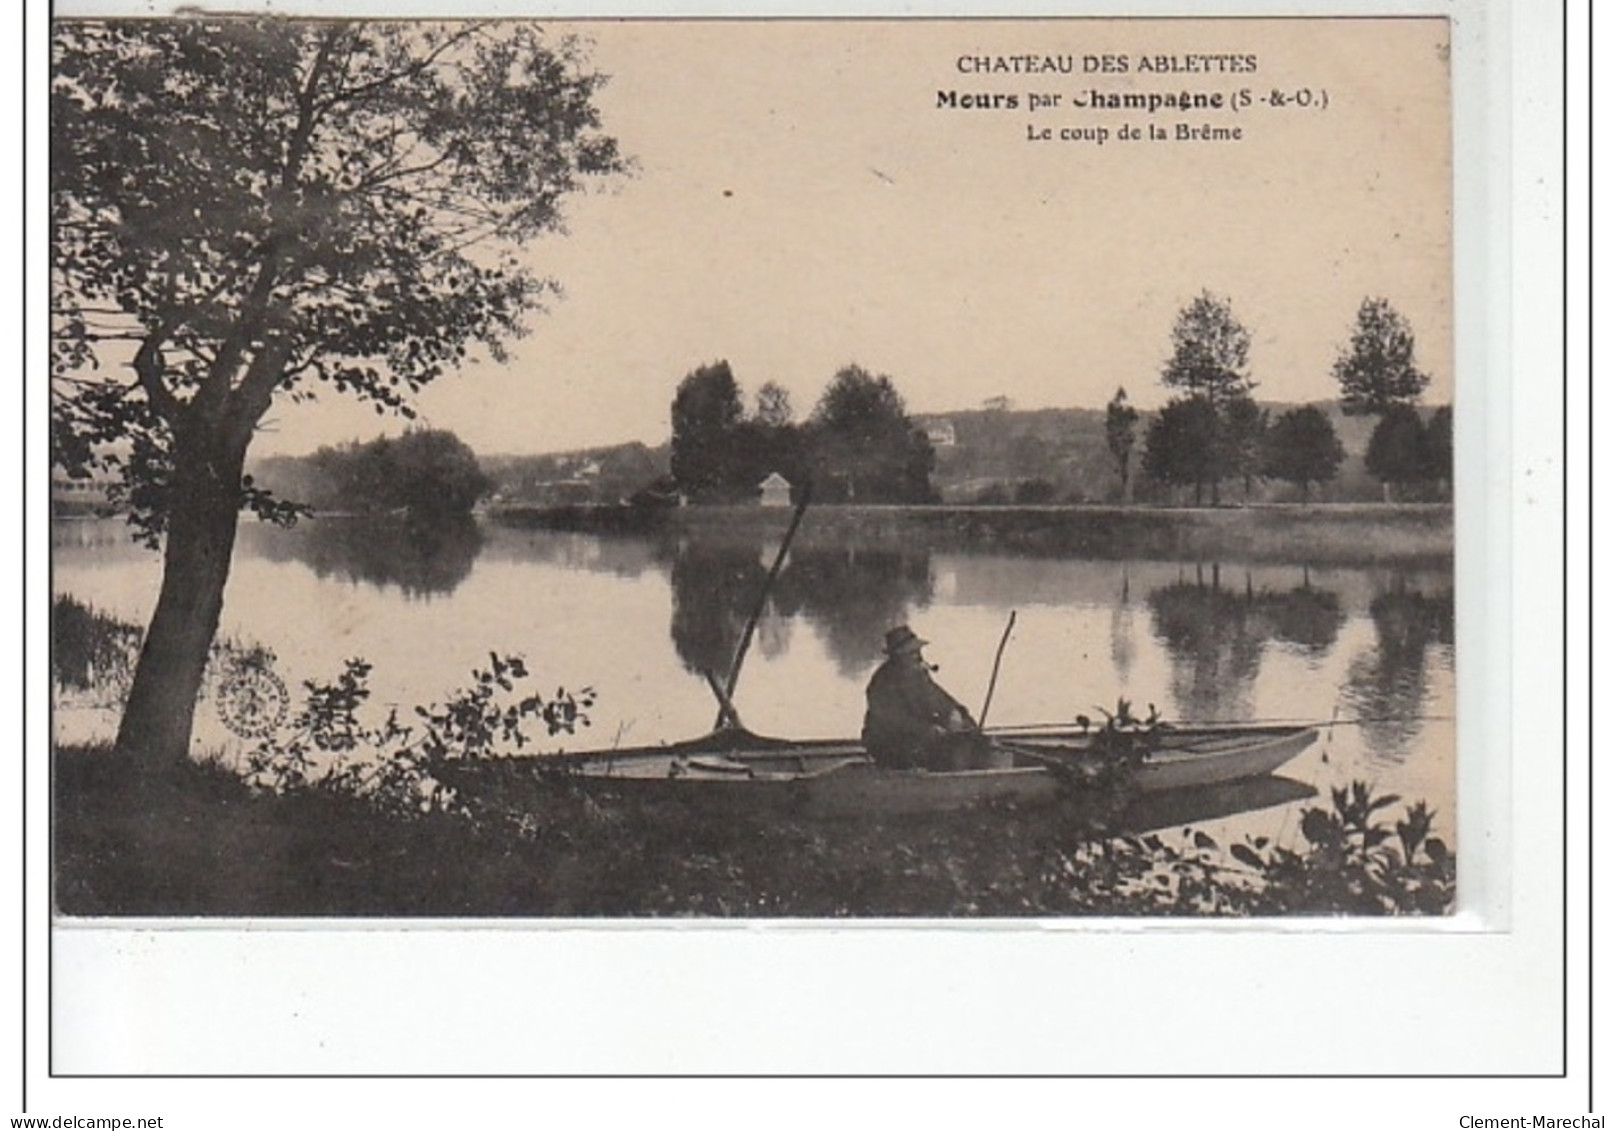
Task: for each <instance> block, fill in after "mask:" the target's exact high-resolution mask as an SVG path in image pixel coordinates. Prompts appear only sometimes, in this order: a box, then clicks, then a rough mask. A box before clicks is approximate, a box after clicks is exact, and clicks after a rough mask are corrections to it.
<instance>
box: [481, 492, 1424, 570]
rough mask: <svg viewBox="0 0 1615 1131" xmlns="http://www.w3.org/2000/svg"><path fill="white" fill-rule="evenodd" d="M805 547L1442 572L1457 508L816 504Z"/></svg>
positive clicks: (539, 517) (733, 530)
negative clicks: (886, 546) (917, 546)
mask: <svg viewBox="0 0 1615 1131" xmlns="http://www.w3.org/2000/svg"><path fill="white" fill-rule="evenodd" d="M492 517H493V519H494V521H497V522H500V523H503V524H506V525H511V526H516V527H522V528H533V529H554V530H572V531H583V532H591V533H600V534H622V533H652V532H657V531H674V532H678V533H694V534H699V535H700V536H701V537H702V538H704V539H712V540H715V541H721V540H724V539H748V540H755V539H757V538H760V537H768V536H770V535H775V534H778V533H782V532H783V531H784V529H785V527H786V525H787V524H788V523H789V521H790V512H789V511H787V510H784V509H782V508H773V509H770V508H763V507H742V506H735V507H722V506H711V507H706V506H692V507H681V508H674V509H666V510H634V509H633V508H627V507H558V508H550V509H536V508H512V509H509V510H503V511H498V512H494V514H493V515H492ZM798 538H799V539H800V540H801V543H802V544H803V545H807V546H811V545H816V544H823V545H847V544H853V543H855V544H858V545H880V544H882V543H887V542H890V543H894V544H895V543H902V542H909V543H913V542H920V543H923V544H924V545H927V546H929V547H931V548H932V549H953V550H961V551H969V550H978V551H979V550H1001V551H1008V552H1013V553H1023V554H1030V555H1058V556H1071V557H1083V558H1099V559H1146V560H1156V561H1211V560H1223V561H1240V562H1262V561H1283V562H1304V563H1307V564H1311V565H1317V566H1327V565H1373V564H1378V563H1384V562H1397V563H1413V564H1429V565H1439V564H1443V563H1447V562H1450V561H1451V560H1452V553H1453V526H1452V507H1451V506H1450V505H1447V504H1373V503H1356V504H1330V505H1316V506H1260V507H1216V508H1212V507H1194V508H1190V507H1182V508H1158V507H1075V506H1049V507H1011V506H1003V507H996V506H994V507H986V506H983V507H971V506H927V507H874V506H871V507H850V506H822V507H815V508H814V509H813V510H812V511H811V512H810V513H809V516H808V520H807V521H805V522H804V523H803V525H802V529H801V532H800V533H799V534H798Z"/></svg>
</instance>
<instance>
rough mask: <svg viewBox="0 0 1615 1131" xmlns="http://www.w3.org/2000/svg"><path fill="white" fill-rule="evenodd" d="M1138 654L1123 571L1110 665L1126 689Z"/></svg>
mask: <svg viewBox="0 0 1615 1131" xmlns="http://www.w3.org/2000/svg"><path fill="white" fill-rule="evenodd" d="M1117 396H1121V394H1120V393H1118V394H1117ZM1113 403H1114V402H1113ZM1129 411H1131V410H1129ZM1134 415H1135V416H1136V415H1137V413H1136V412H1135V413H1134ZM1129 442H1130V441H1129ZM1119 458H1120V457H1118V459H1119ZM1123 474H1124V475H1125V471H1124V472H1123ZM1136 652H1137V649H1136V647H1135V645H1134V644H1133V603H1132V601H1131V600H1129V592H1128V582H1127V572H1126V571H1125V570H1123V571H1122V591H1121V598H1120V599H1119V600H1118V601H1117V602H1116V603H1115V604H1114V605H1112V606H1111V609H1110V663H1111V666H1112V667H1114V668H1115V669H1116V678H1117V679H1118V680H1120V681H1121V683H1122V685H1123V686H1124V687H1125V686H1126V685H1127V682H1128V680H1129V679H1130V677H1131V676H1132V672H1133V658H1134V656H1135V654H1136Z"/></svg>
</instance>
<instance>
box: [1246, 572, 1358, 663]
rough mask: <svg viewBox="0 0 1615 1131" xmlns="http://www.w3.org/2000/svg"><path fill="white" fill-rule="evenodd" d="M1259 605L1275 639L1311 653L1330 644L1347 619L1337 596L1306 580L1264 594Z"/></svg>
mask: <svg viewBox="0 0 1615 1131" xmlns="http://www.w3.org/2000/svg"><path fill="white" fill-rule="evenodd" d="M1261 608H1262V612H1263V615H1264V616H1265V617H1266V618H1267V620H1268V621H1269V623H1270V624H1271V625H1272V630H1273V638H1274V639H1275V640H1278V641H1281V642H1283V643H1286V644H1293V645H1295V646H1296V647H1297V648H1298V649H1300V651H1301V652H1303V653H1304V654H1306V655H1308V656H1312V657H1321V656H1323V655H1324V654H1325V653H1327V652H1328V651H1329V650H1330V649H1331V648H1333V647H1334V646H1335V641H1336V640H1338V639H1339V637H1340V629H1341V626H1343V625H1344V624H1345V623H1346V614H1345V612H1344V611H1343V610H1342V609H1341V607H1340V598H1339V597H1338V596H1336V595H1335V594H1334V593H1332V592H1330V591H1329V590H1327V589H1318V588H1314V587H1313V586H1312V585H1310V584H1307V583H1303V584H1302V585H1301V586H1300V587H1299V588H1296V589H1291V590H1290V591H1289V592H1287V593H1271V594H1267V595H1265V596H1264V597H1263V598H1262V599H1261Z"/></svg>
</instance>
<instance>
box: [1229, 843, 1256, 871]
mask: <svg viewBox="0 0 1615 1131" xmlns="http://www.w3.org/2000/svg"><path fill="white" fill-rule="evenodd" d="M1228 851H1229V853H1230V854H1231V855H1232V856H1233V858H1234V859H1235V860H1238V861H1239V862H1240V863H1241V864H1244V865H1246V866H1248V867H1251V868H1255V869H1257V870H1258V871H1261V870H1262V869H1263V868H1264V864H1263V862H1262V858H1261V857H1260V856H1258V855H1256V852H1255V851H1254V850H1253V849H1252V848H1251V847H1250V846H1249V845H1247V844H1231V845H1229V846H1228Z"/></svg>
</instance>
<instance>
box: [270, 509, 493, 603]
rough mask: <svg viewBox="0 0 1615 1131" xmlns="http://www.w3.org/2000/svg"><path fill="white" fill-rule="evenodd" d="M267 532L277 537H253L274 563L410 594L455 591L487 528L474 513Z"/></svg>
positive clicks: (336, 521)
mask: <svg viewBox="0 0 1615 1131" xmlns="http://www.w3.org/2000/svg"><path fill="white" fill-rule="evenodd" d="M244 533H245V531H244ZM263 533H266V534H270V535H272V536H270V537H264V538H262V539H254V540H256V541H257V542H258V545H256V546H255V547H254V549H255V551H256V552H257V553H258V554H260V555H261V556H263V557H264V558H267V559H268V560H270V561H300V562H302V563H304V564H305V565H307V566H308V567H309V568H310V569H312V570H313V571H314V573H315V575H316V576H318V577H321V578H325V577H332V576H335V577H341V578H346V579H347V580H350V581H362V582H365V583H367V584H370V585H374V586H375V587H376V588H378V589H380V588H385V587H386V586H389V585H395V586H397V587H398V588H399V589H400V590H402V591H403V593H404V595H405V596H407V597H430V596H436V595H446V594H449V593H452V592H454V590H455V589H456V588H457V587H458V586H459V584H460V582H462V581H464V580H465V579H466V578H467V577H468V576H469V575H470V573H471V565H472V563H473V562H475V561H476V560H477V554H478V553H479V552H480V551H481V550H482V532H481V531H480V530H478V529H477V524H476V520H475V519H472V518H470V517H469V516H465V517H461V518H457V519H444V520H441V521H437V522H430V523H427V522H411V521H406V520H403V519H397V518H326V519H309V520H306V521H303V522H300V523H298V524H297V526H296V527H294V528H293V529H292V530H290V531H285V532H282V531H272V532H271V531H265V532H263ZM247 540H249V539H243V541H247Z"/></svg>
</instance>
